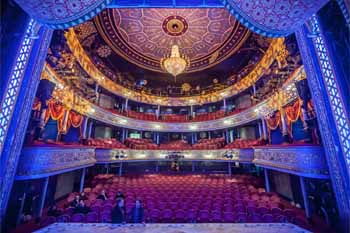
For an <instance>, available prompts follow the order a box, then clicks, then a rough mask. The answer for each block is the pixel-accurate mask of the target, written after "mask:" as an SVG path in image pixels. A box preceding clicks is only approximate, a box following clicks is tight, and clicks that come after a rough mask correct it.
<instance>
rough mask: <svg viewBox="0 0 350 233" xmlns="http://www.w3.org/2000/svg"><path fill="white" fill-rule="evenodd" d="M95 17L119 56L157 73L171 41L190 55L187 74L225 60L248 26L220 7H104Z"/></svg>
mask: <svg viewBox="0 0 350 233" xmlns="http://www.w3.org/2000/svg"><path fill="white" fill-rule="evenodd" d="M94 22H95V24H96V28H97V31H98V33H99V34H100V35H101V36H102V38H103V40H104V41H105V42H106V43H107V44H108V45H109V47H110V48H112V49H113V50H114V51H115V52H116V53H117V54H118V55H120V56H121V57H123V58H125V59H126V60H128V61H129V62H132V63H134V64H136V65H138V66H140V67H142V68H145V69H148V70H152V71H158V72H164V71H163V70H162V69H161V67H160V60H161V59H162V58H163V57H164V55H166V54H169V53H170V49H171V46H172V45H174V44H177V45H178V46H179V47H180V50H181V53H182V54H184V55H186V56H187V57H189V59H190V61H191V65H190V67H189V68H188V69H187V72H188V73H191V72H195V71H200V70H203V69H206V68H209V67H212V66H214V65H215V64H218V63H219V62H221V61H223V60H224V59H226V58H227V57H229V56H230V55H232V54H233V53H234V52H235V51H237V50H238V49H239V48H240V47H241V46H242V44H243V42H244V41H245V40H246V39H247V38H248V36H249V30H248V29H247V28H245V27H244V26H243V25H241V24H240V23H239V22H238V21H237V20H236V19H235V18H234V17H233V16H232V15H231V14H230V13H229V12H228V11H227V10H226V9H224V8H198V9H170V8H165V9H164V8H144V9H107V10H104V11H103V12H101V13H100V14H99V16H98V17H96V18H95V19H94Z"/></svg>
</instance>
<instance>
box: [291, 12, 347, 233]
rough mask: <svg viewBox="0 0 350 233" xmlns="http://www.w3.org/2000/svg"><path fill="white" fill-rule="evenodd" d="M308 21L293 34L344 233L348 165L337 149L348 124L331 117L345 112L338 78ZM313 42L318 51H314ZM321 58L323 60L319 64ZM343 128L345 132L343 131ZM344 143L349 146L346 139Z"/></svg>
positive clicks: (316, 26)
mask: <svg viewBox="0 0 350 233" xmlns="http://www.w3.org/2000/svg"><path fill="white" fill-rule="evenodd" d="M311 20H312V21H313V22H310V23H309V24H307V25H304V26H303V27H302V28H300V29H299V30H298V31H296V38H297V41H298V46H299V50H300V53H301V55H302V60H303V63H304V66H305V70H306V73H307V75H308V84H309V87H310V91H311V95H312V99H313V101H314V106H315V110H316V113H317V121H318V125H319V128H320V134H321V137H322V141H323V142H322V144H323V146H324V150H325V153H326V156H325V157H326V159H327V163H328V167H329V173H330V177H331V179H332V185H333V190H335V192H334V194H335V197H336V200H337V206H338V211H339V217H340V221H339V222H341V223H343V232H349V229H350V226H349V221H348V220H349V211H348V210H349V203H350V202H349V197H350V188H349V166H348V165H347V164H346V163H347V162H346V160H345V156H346V155H345V154H344V153H343V149H342V148H340V147H341V145H342V142H341V138H340V135H339V131H338V128H339V123H341V124H347V123H346V121H343V122H337V121H336V118H335V117H334V115H333V111H339V112H338V113H337V114H339V113H340V112H343V111H344V109H341V104H342V103H341V100H339V98H341V96H340V94H339V91H338V87H337V82H336V78H338V77H336V76H334V70H333V69H332V66H330V65H329V62H332V60H331V59H330V58H329V57H328V56H329V54H328V51H327V50H328V48H327V47H326V46H325V40H324V38H323V32H322V30H321V29H320V27H319V22H318V20H317V17H316V16H313V18H312V19H311ZM315 21H316V22H315ZM310 25H311V26H312V25H313V28H312V27H311V28H310ZM316 40H317V43H318V45H317V47H318V48H316V44H315V43H316ZM316 50H317V51H316ZM319 56H320V57H319ZM320 59H322V60H324V61H322V63H320ZM327 63H328V64H327ZM322 66H323V67H322ZM329 68H331V69H329ZM324 74H325V75H327V76H328V77H327V79H328V81H326V80H325V79H326V77H324ZM327 85H329V86H328V87H327ZM330 89H331V92H332V93H331V94H332V95H333V97H332V98H335V99H334V101H335V102H336V103H337V105H336V106H338V107H337V108H334V107H335V106H333V103H334V102H333V103H332V102H331V99H330V97H329V95H328V94H329V93H328V92H329V90H330ZM343 117H346V115H345V114H344V115H343ZM340 119H341V118H340ZM343 129H345V130H346V128H343ZM347 143H349V140H348V141H347Z"/></svg>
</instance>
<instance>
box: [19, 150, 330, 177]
mask: <svg viewBox="0 0 350 233" xmlns="http://www.w3.org/2000/svg"><path fill="white" fill-rule="evenodd" d="M173 160H178V161H212V162H240V163H252V164H255V165H258V166H262V167H267V168H269V169H274V170H279V171H282V172H286V173H291V174H295V175H299V176H305V177H312V178H328V167H327V163H326V160H325V156H324V152H323V148H322V147H320V146H315V145H288V146H283V145H279V146H266V147H258V148H255V149H252V148H246V149H220V150H181V151H179V150H130V149H98V148H96V149H95V148H94V147H83V146H79V145H76V146H46V145H41V146H30V147H25V148H24V149H23V151H22V155H21V157H20V161H19V165H18V170H17V177H16V179H36V178H40V177H47V176H51V175H55V174H59V173H65V172H67V171H71V170H76V169H80V168H82V167H88V166H92V165H94V164H105V163H118V162H119V163H124V162H141V161H173Z"/></svg>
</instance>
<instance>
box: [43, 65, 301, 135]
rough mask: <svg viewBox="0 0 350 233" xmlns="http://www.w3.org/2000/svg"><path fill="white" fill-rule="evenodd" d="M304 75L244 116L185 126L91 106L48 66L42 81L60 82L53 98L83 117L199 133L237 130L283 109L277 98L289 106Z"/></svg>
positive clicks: (133, 126) (297, 74) (134, 126)
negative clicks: (123, 114)
mask: <svg viewBox="0 0 350 233" xmlns="http://www.w3.org/2000/svg"><path fill="white" fill-rule="evenodd" d="M301 76H305V73H304V69H303V67H299V68H298V69H297V70H296V71H294V73H293V74H292V75H291V77H290V78H289V79H288V80H287V82H286V83H285V84H284V85H283V86H282V88H281V90H280V92H277V93H276V94H274V95H272V96H271V97H270V98H268V99H266V100H264V101H262V102H260V103H259V104H257V105H254V106H253V107H251V108H249V109H246V110H244V111H242V112H240V113H237V114H235V115H231V116H227V117H223V118H220V119H216V120H210V121H203V122H184V123H167V122H156V121H145V120H137V119H133V118H129V117H125V116H122V115H118V114H115V113H112V112H110V111H108V110H105V109H103V108H100V107H99V106H97V105H95V104H93V103H90V102H89V101H88V100H86V99H84V98H83V97H80V96H77V95H75V94H74V92H73V91H71V90H69V89H67V88H64V87H63V85H64V83H63V82H62V81H61V79H60V78H59V77H58V76H57V74H56V73H55V72H54V71H53V70H52V69H51V68H50V67H49V66H48V65H46V66H45V69H44V72H43V75H42V78H45V79H48V80H50V81H52V82H54V83H56V84H57V86H58V87H62V88H56V89H55V91H54V93H53V98H55V99H56V100H57V101H59V102H61V103H62V104H63V105H65V106H66V108H68V109H73V110H75V111H77V112H79V113H80V114H82V115H85V116H87V117H89V118H92V119H95V120H98V121H101V122H104V123H106V124H110V125H114V126H118V127H124V128H130V129H137V130H143V131H158V132H199V131H208V130H218V129H225V128H228V127H235V126H238V125H242V124H245V123H249V122H251V121H254V120H257V119H260V118H261V116H265V115H267V114H269V113H270V112H273V111H275V110H277V109H279V108H280V106H279V105H277V104H276V98H277V97H278V99H279V104H282V105H286V104H288V103H290V102H292V101H293V100H295V99H296V98H297V97H298V93H297V90H296V88H295V86H294V81H296V80H298V79H299V78H300V77H301ZM276 96H277V97H276Z"/></svg>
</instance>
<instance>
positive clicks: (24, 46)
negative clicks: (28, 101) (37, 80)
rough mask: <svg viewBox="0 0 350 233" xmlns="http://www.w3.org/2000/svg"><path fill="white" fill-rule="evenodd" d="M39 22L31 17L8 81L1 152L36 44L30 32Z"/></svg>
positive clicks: (0, 123)
mask: <svg viewBox="0 0 350 233" xmlns="http://www.w3.org/2000/svg"><path fill="white" fill-rule="evenodd" d="M36 27H37V24H36V22H35V20H33V19H30V20H29V23H28V26H27V30H26V32H25V34H24V36H23V40H22V43H21V46H20V48H19V50H18V52H17V56H16V60H15V63H14V65H13V68H12V72H11V77H10V78H9V82H8V83H7V87H6V89H5V93H4V95H3V99H2V100H1V109H0V154H1V152H2V149H3V145H4V142H5V138H6V135H7V130H8V128H9V126H10V122H11V117H12V113H13V111H14V108H15V104H16V100H17V96H18V93H19V90H20V88H21V84H22V79H23V76H24V73H25V70H26V68H27V64H28V61H29V59H28V58H29V56H30V53H31V50H32V47H33V44H34V40H33V39H32V38H30V36H29V35H30V34H31V32H32V31H34V30H35V28H36Z"/></svg>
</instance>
